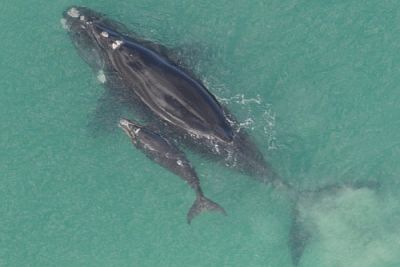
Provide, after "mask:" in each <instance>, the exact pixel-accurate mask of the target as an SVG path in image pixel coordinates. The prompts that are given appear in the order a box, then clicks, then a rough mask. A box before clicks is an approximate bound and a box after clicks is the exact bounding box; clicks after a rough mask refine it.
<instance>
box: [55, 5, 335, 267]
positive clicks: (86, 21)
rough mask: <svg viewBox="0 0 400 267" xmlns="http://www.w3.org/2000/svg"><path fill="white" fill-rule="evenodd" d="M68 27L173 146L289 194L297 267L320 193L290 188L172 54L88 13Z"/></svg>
mask: <svg viewBox="0 0 400 267" xmlns="http://www.w3.org/2000/svg"><path fill="white" fill-rule="evenodd" d="M62 22H63V24H64V27H65V28H66V29H67V30H68V34H69V36H70V38H71V40H72V42H73V44H74V45H75V47H76V49H77V51H78V53H79V54H80V55H81V57H82V58H83V59H84V60H85V61H86V62H87V63H88V64H89V65H90V66H91V67H92V69H93V70H94V72H95V73H97V74H98V77H100V79H99V80H101V82H102V83H103V84H104V86H105V88H106V90H107V93H108V94H110V95H114V96H115V98H116V99H123V101H122V102H123V103H124V104H127V105H130V106H131V107H132V108H133V109H135V110H136V111H137V114H140V115H143V116H144V117H145V118H144V119H145V121H146V124H151V125H154V127H158V129H160V131H162V132H163V136H164V138H166V139H165V140H167V139H171V140H173V141H176V142H177V143H178V144H184V145H185V146H186V147H187V148H190V149H193V150H195V151H198V152H200V153H201V154H202V155H205V156H207V157H211V158H214V159H217V160H218V161H219V162H221V163H223V164H224V165H225V166H227V167H229V168H231V169H235V170H237V171H240V172H242V173H245V174H247V175H249V176H252V177H254V178H256V179H258V180H259V181H261V182H263V183H266V184H272V185H274V186H276V187H279V188H280V189H284V190H283V191H285V192H287V193H288V194H289V196H290V197H291V199H292V200H293V205H294V208H293V211H294V212H293V224H292V230H291V231H290V238H289V240H290V241H289V246H290V251H291V254H292V259H293V263H294V264H295V265H297V264H298V263H299V261H300V258H301V255H302V253H303V251H304V247H305V246H306V245H307V242H308V240H309V239H310V234H311V233H309V232H308V231H307V232H305V230H306V229H305V227H303V225H302V221H301V220H299V218H298V210H297V208H296V202H297V200H298V199H299V197H300V196H301V195H302V194H308V193H312V192H298V191H297V190H296V189H295V188H293V187H292V186H291V185H290V184H289V183H287V182H286V181H284V180H283V179H282V178H281V177H280V176H279V175H278V174H277V173H276V172H275V171H274V170H273V168H272V167H271V166H270V164H268V162H267V161H266V160H265V158H264V155H263V154H262V153H261V151H260V150H259V149H258V147H257V146H256V144H255V143H254V142H253V141H252V138H251V137H250V136H249V135H248V134H247V133H246V131H245V130H244V129H242V128H241V127H240V124H239V123H238V122H237V120H236V119H235V117H234V115H233V114H232V113H231V112H230V111H229V110H228V109H227V108H226V107H224V106H222V105H221V104H220V103H219V101H218V100H217V99H216V98H215V97H214V95H213V94H212V93H211V92H210V91H209V90H208V89H207V88H206V86H205V85H204V84H203V83H202V82H201V80H200V79H198V78H196V77H195V75H193V74H192V73H191V72H190V71H189V70H187V69H186V68H185V66H184V65H182V64H180V62H179V60H176V58H175V57H174V56H173V55H172V53H171V51H170V50H169V49H167V48H166V47H164V46H162V45H160V44H157V43H154V42H152V41H149V40H146V39H144V38H141V37H140V36H139V35H137V34H135V33H132V32H130V31H128V30H126V29H125V27H124V26H123V25H121V24H120V23H118V22H115V21H113V20H110V19H108V18H107V17H106V16H105V15H104V14H101V13H99V12H96V11H94V10H91V9H89V8H86V7H70V8H68V9H67V10H66V11H65V12H64V14H63V19H62ZM330 189H331V188H328V189H327V190H330ZM327 190H325V189H323V190H319V192H320V193H323V192H326V191H327Z"/></svg>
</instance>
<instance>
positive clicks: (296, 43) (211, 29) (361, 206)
mask: <svg viewBox="0 0 400 267" xmlns="http://www.w3.org/2000/svg"><path fill="white" fill-rule="evenodd" d="M215 2H216V1H211V0H207V1H201V3H200V2H199V1H182V0H181V1H178V0H176V1H175V0H169V1H162V2H160V1H154V0H152V1H144V0H136V1H125V0H124V1H104V0H101V1H77V2H71V1H67V0H58V1H35V4H27V3H26V1H21V0H18V1H17V0H13V1H11V0H2V1H1V3H0V11H1V14H2V19H1V26H2V27H1V29H2V32H1V36H2V38H1V42H0V59H1V61H0V62H1V63H0V69H1V73H2V79H1V82H0V88H1V90H0V111H1V115H2V123H1V124H0V127H1V131H0V151H1V153H0V179H1V180H0V181H1V183H0V203H1V205H0V266H271V267H275V266H293V264H292V261H291V257H290V248H289V246H288V239H289V237H290V236H289V233H290V226H291V219H292V216H293V213H292V203H291V201H290V200H289V198H288V196H287V195H285V194H284V193H282V192H280V191H278V190H276V189H274V188H272V187H268V186H265V185H261V184H259V183H257V182H256V181H254V180H251V179H249V178H248V177H246V176H244V175H240V174H237V173H235V172H233V171H231V170H228V169H226V168H224V167H222V166H219V165H216V164H215V163H213V162H212V161H207V160H205V159H202V158H200V157H199V156H198V155H194V154H191V153H189V154H188V156H189V157H190V158H191V159H192V161H193V164H194V165H195V166H196V169H197V171H198V173H199V175H200V177H201V182H202V186H203V188H204V191H205V192H206V194H207V195H208V196H209V197H210V198H212V199H213V200H215V201H217V202H218V203H220V204H221V205H222V206H223V207H224V208H225V209H226V211H227V213H228V216H226V217H225V216H221V215H220V214H203V215H201V216H200V217H198V218H196V219H195V221H194V222H193V224H192V225H191V226H189V225H187V224H186V212H187V210H188V209H189V207H190V206H191V204H192V202H193V200H194V193H193V192H192V191H191V190H190V188H188V186H187V185H185V184H184V183H183V182H182V181H181V180H180V179H179V178H178V177H175V176H174V175H173V174H171V173H169V172H167V171H165V170H164V169H162V168H161V167H159V166H157V165H156V164H154V163H153V162H151V161H149V160H148V159H147V158H146V157H145V156H144V155H143V154H141V153H140V152H139V151H137V150H135V149H134V148H133V146H132V145H131V144H130V142H129V140H128V138H127V137H126V136H125V135H124V134H123V133H122V132H121V131H119V130H116V131H114V132H111V133H107V131H104V132H102V133H100V134H98V135H93V131H92V130H91V128H90V127H88V124H90V120H91V118H92V117H93V113H94V111H95V108H96V105H97V100H98V98H99V97H101V95H102V92H103V91H104V89H103V88H102V87H101V85H100V83H99V82H98V81H97V79H96V77H95V75H93V73H92V71H91V70H90V68H89V67H88V66H87V65H86V64H85V63H84V62H83V61H82V60H81V58H80V57H79V56H78V55H77V53H76V51H75V49H74V47H73V46H72V44H71V42H70V40H69V39H68V37H67V35H66V33H65V31H64V30H63V29H62V27H61V24H60V18H61V13H62V11H63V10H64V9H65V8H66V7H68V6H70V5H72V4H79V5H86V6H89V7H91V8H93V9H96V10H99V11H102V12H104V13H107V14H108V15H109V16H110V17H112V18H114V19H116V20H119V21H121V22H123V23H124V24H126V25H127V26H128V27H129V28H131V29H133V30H135V31H137V32H139V33H141V34H142V35H144V36H148V37H149V38H150V39H152V40H157V41H158V42H161V43H163V44H165V45H167V46H169V47H183V48H184V50H185V51H187V60H188V61H189V62H190V63H191V66H192V67H193V69H194V72H196V73H197V75H198V76H199V77H201V79H202V80H203V81H204V82H205V84H207V86H208V87H209V88H210V90H211V91H212V92H213V93H215V94H216V95H217V96H218V97H219V99H221V102H223V103H225V104H226V105H227V106H228V107H229V108H230V110H232V111H233V113H234V114H235V115H236V116H237V117H238V118H239V119H240V120H241V121H242V122H243V127H246V128H248V131H249V132H250V133H251V135H252V136H253V137H254V139H255V140H256V142H257V144H258V145H259V147H260V149H261V150H262V151H263V153H264V154H265V155H266V156H267V157H268V159H269V162H270V163H271V164H272V166H274V168H275V169H276V170H277V171H278V172H279V173H280V174H281V176H282V177H285V178H286V179H287V180H288V181H290V182H291V183H293V184H294V185H295V186H296V187H298V188H300V189H304V190H312V189H315V188H318V187H321V186H325V185H330V184H335V183H339V182H341V183H347V184H351V183H354V182H356V181H379V182H380V184H381V187H380V188H379V189H376V190H372V189H366V188H363V189H354V188H350V187H349V188H344V189H341V190H339V191H338V192H336V193H329V192H327V193H326V194H320V195H319V196H318V197H317V198H312V199H311V198H307V197H304V198H303V199H300V201H299V203H298V210H299V216H300V218H301V220H302V222H303V223H304V225H306V226H307V227H308V228H309V229H311V230H312V238H311V239H310V240H309V241H308V244H307V246H306V247H305V250H304V254H303V257H302V258H301V260H300V263H299V266H308V267H314V266H316V267H317V266H318V267H328V266H329V267H330V266H332V267H333V266H335V267H341V266H343V267H356V266H363V267H377V266H379V267H394V266H400V254H399V251H400V226H399V225H400V201H399V193H400V185H399V182H398V180H399V177H400V165H399V164H398V160H399V157H400V138H399V137H400V134H399V132H400V106H399V105H398V103H397V101H398V100H399V99H400V91H399V89H400V85H399V84H400V53H399V51H400V17H399V14H400V3H398V1H382V0H380V1H378V0H375V1H367V2H366V3H362V2H361V1H317V0H315V1H289V0H279V1H277V0H276V1H270V0H266V1H252V2H251V3H250V2H249V3H245V1H225V0H223V1H218V2H217V3H215Z"/></svg>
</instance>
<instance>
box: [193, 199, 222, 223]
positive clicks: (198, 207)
mask: <svg viewBox="0 0 400 267" xmlns="http://www.w3.org/2000/svg"><path fill="white" fill-rule="evenodd" d="M204 211H216V212H220V213H222V214H224V215H226V212H225V210H224V208H223V207H221V206H220V205H219V204H217V203H215V202H214V201H212V200H210V199H208V198H206V197H205V196H204V195H198V196H197V198H196V200H195V201H194V203H193V205H192V207H191V208H190V210H189V212H188V214H187V222H188V224H190V223H191V222H192V220H193V218H194V217H196V216H197V215H199V214H200V213H202V212H204Z"/></svg>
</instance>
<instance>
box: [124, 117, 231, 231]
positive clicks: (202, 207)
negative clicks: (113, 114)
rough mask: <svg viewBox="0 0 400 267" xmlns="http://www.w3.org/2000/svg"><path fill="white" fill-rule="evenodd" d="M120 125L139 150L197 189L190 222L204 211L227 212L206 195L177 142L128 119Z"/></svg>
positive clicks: (189, 218) (188, 215) (190, 213)
mask: <svg viewBox="0 0 400 267" xmlns="http://www.w3.org/2000/svg"><path fill="white" fill-rule="evenodd" d="M119 127H120V128H121V129H123V130H124V131H125V133H126V134H127V135H128V136H129V137H130V138H131V141H132V143H133V144H134V145H135V147H136V148H137V149H138V150H140V151H142V152H143V153H144V154H145V155H146V156H147V157H148V158H149V159H151V160H152V161H154V162H156V163H157V164H159V165H160V166H162V167H164V168H165V169H167V170H169V171H171V172H172V173H174V174H176V175H178V176H179V177H181V178H182V179H183V180H184V181H186V182H187V183H188V184H189V185H190V187H191V188H192V189H193V190H194V191H195V193H196V200H195V202H194V203H193V205H192V207H191V208H190V210H189V212H188V214H187V222H188V223H189V224H190V223H191V221H192V219H193V218H194V217H196V216H197V215H198V214H200V213H202V212H203V211H207V210H210V211H219V212H221V213H223V214H225V210H224V209H223V208H222V207H221V206H220V205H219V204H217V203H215V202H214V201H212V200H210V199H208V198H206V197H205V196H204V193H203V190H202V189H201V186H200V180H199V178H198V176H197V173H196V171H195V170H194V168H193V167H192V165H191V164H190V162H189V160H188V159H187V158H186V155H185V154H184V153H183V152H182V151H181V150H180V149H179V148H178V147H177V146H176V145H175V144H173V143H172V142H171V141H169V140H168V139H166V138H164V137H163V136H162V135H160V134H158V133H157V132H154V131H153V130H151V129H149V128H147V127H145V126H142V125H139V124H137V123H136V122H133V121H130V120H128V119H121V120H120V122H119Z"/></svg>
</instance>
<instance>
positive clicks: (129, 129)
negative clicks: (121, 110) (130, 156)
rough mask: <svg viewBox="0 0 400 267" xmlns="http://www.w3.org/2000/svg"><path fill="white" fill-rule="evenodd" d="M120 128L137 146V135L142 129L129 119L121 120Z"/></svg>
mask: <svg viewBox="0 0 400 267" xmlns="http://www.w3.org/2000/svg"><path fill="white" fill-rule="evenodd" d="M118 126H119V127H120V128H121V129H122V130H124V132H125V133H126V134H127V135H128V136H129V137H130V138H131V140H132V142H133V143H134V144H136V142H137V138H138V137H137V135H138V133H139V132H140V130H141V128H142V127H141V126H140V125H138V124H136V123H134V122H132V121H130V120H128V119H120V120H119V123H118Z"/></svg>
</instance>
